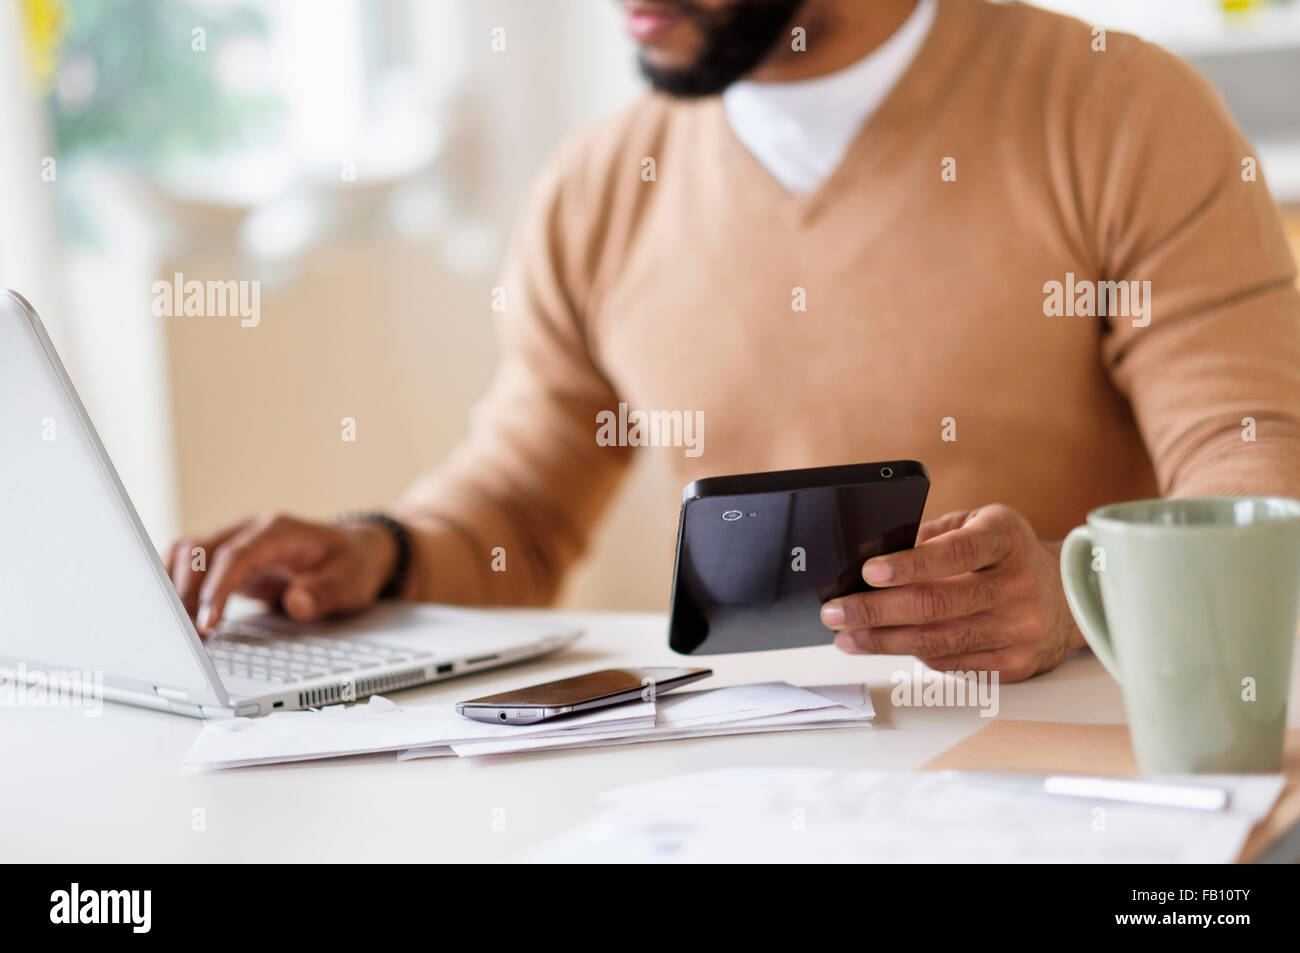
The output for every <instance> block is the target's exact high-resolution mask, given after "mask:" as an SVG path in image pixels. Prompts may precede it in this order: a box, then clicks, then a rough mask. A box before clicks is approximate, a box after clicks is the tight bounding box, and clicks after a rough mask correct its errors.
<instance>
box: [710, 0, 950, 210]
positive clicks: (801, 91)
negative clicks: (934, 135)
mask: <svg viewBox="0 0 1300 953" xmlns="http://www.w3.org/2000/svg"><path fill="white" fill-rule="evenodd" d="M937 6H938V3H937V0H920V2H919V3H917V5H916V9H914V10H913V11H912V13H911V15H910V16H908V18H907V19H906V20H904V21H903V24H902V26H900V27H899V28H898V29H897V30H895V31H894V33H893V34H892V35H891V36H890V37H889V39H887V40H886V41H885V42H884V43H882V44H881V45H880V46H878V47H876V49H874V50H872V51H871V52H870V53H868V54H867V55H866V56H865V57H863V58H862V59H860V60H858V62H856V63H854V64H853V65H852V66H848V67H845V68H844V69H842V70H839V71H838V72H835V73H831V74H829V75H827V76H818V77H815V78H813V79H803V80H796V81H794V82H789V83H756V82H750V81H748V80H742V81H741V82H738V83H733V84H732V85H731V86H729V87H727V89H726V91H725V92H723V94H722V103H723V108H724V109H725V111H726V114H727V123H728V124H729V125H730V126H731V129H732V131H733V132H734V133H735V134H736V138H737V139H739V140H740V141H741V142H742V143H743V144H744V146H745V148H746V149H748V150H749V151H750V152H751V153H753V155H754V157H755V158H756V159H758V161H759V162H760V163H761V164H762V165H763V167H764V168H765V169H767V171H768V172H770V173H771V174H772V176H773V177H774V178H775V179H776V180H777V181H778V182H780V183H781V184H782V185H783V186H785V187H786V189H788V190H789V191H791V192H795V193H801V192H811V191H812V190H813V189H815V188H816V187H817V186H818V185H819V184H820V183H821V181H822V180H823V179H825V178H826V176H828V175H830V174H831V172H832V171H834V169H835V167H836V166H837V165H839V163H840V160H841V159H843V158H844V152H845V150H846V149H848V146H849V143H850V142H851V141H852V140H853V137H854V135H855V134H856V133H857V131H858V130H859V129H861V128H862V124H863V123H865V122H866V121H867V119H868V118H870V116H871V114H872V113H874V112H875V111H876V109H877V108H878V107H879V106H880V104H881V103H882V102H883V101H884V99H885V97H886V96H888V95H889V91H890V90H891V89H893V88H894V85H895V84H896V83H897V82H898V81H899V79H900V78H902V75H903V73H904V72H906V71H907V67H908V66H909V65H910V64H911V62H912V59H913V57H915V56H916V54H917V52H918V51H919V50H920V48H921V44H922V43H924V42H925V37H926V35H927V34H928V33H929V32H930V26H931V24H933V23H934V15H935V11H936V9H937Z"/></svg>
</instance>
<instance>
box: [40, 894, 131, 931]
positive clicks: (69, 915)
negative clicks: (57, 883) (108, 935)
mask: <svg viewBox="0 0 1300 953" xmlns="http://www.w3.org/2000/svg"><path fill="white" fill-rule="evenodd" d="M152 908H153V891H152V890H82V889H81V885H80V884H76V883H74V884H73V885H72V887H71V888H70V889H68V890H56V891H54V893H52V894H50V922H51V923H56V924H89V925H97V924H124V925H128V926H130V927H131V932H132V933H148V932H149V928H150V927H151V926H152V925H153V916H152Z"/></svg>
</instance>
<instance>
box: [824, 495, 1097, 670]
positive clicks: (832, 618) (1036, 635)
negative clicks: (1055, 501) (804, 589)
mask: <svg viewBox="0 0 1300 953" xmlns="http://www.w3.org/2000/svg"><path fill="white" fill-rule="evenodd" d="M862 577H863V578H864V579H865V580H866V581H867V582H868V583H869V584H870V585H872V586H874V587H876V590H875V591H872V592H859V593H853V594H851V595H847V596H843V597H841V598H838V599H832V600H831V601H830V602H827V603H826V604H825V605H824V606H822V622H823V623H824V624H825V625H826V626H827V627H828V628H831V629H834V630H835V633H836V635H835V645H836V646H837V647H838V648H839V649H840V650H841V651H844V652H848V653H851V654H855V655H864V654H877V655H915V656H917V657H918V658H920V659H921V660H922V661H923V662H925V663H926V664H927V665H929V666H930V667H931V668H934V669H938V670H940V671H997V672H999V673H1000V677H1001V678H1002V679H1003V680H1005V681H1012V682H1015V681H1020V680H1021V679H1025V678H1029V677H1030V676H1032V675H1037V674H1038V673H1039V672H1045V671H1047V670H1048V669H1050V668H1055V667H1056V666H1057V665H1059V664H1060V663H1061V660H1062V659H1064V658H1065V657H1066V656H1067V655H1069V654H1070V653H1071V652H1073V651H1074V650H1075V649H1078V648H1082V647H1083V646H1084V644H1085V643H1084V640H1083V636H1082V635H1081V634H1080V633H1079V630H1078V628H1077V627H1076V626H1075V624H1074V618H1073V617H1072V616H1071V615H1070V608H1069V606H1068V605H1067V604H1066V601H1065V591H1064V590H1063V589H1062V588H1061V569H1060V544H1059V543H1044V542H1042V541H1041V540H1039V539H1038V537H1037V536H1036V535H1035V534H1034V530H1033V528H1032V527H1031V526H1030V525H1029V521H1028V520H1026V519H1025V518H1024V517H1023V516H1021V515H1020V514H1019V513H1017V512H1016V511H1015V510H1013V509H1011V508H1010V507H1009V506H1003V505H1000V504H995V505H993V506H984V507H981V508H980V509H978V510H971V511H969V512H959V513H948V514H947V515H945V516H942V517H940V518H939V519H937V520H933V521H931V522H928V523H925V524H923V525H922V526H921V529H920V532H919V533H918V534H917V539H916V546H915V548H913V549H906V550H902V551H901V552H897V553H891V554H889V555H887V556H876V557H874V558H872V559H869V560H867V561H866V562H865V563H864V564H863V566H862Z"/></svg>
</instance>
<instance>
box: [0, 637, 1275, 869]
mask: <svg viewBox="0 0 1300 953" xmlns="http://www.w3.org/2000/svg"><path fill="white" fill-rule="evenodd" d="M557 615H560V616H563V617H564V618H565V619H571V620H573V621H575V622H576V623H577V624H579V625H580V626H581V627H583V628H584V629H585V630H586V635H585V636H584V637H583V639H582V640H581V641H579V642H578V643H577V644H576V645H575V646H574V647H573V648H572V649H570V650H569V651H568V652H565V653H562V654H560V655H556V656H554V657H552V658H548V659H543V660H539V661H536V662H530V663H525V664H522V665H517V666H513V667H509V668H504V669H496V670H494V671H490V672H483V673H480V674H478V675H474V676H472V677H468V678H459V679H452V680H449V681H446V682H442V683H439V684H437V685H432V686H427V687H424V688H417V689H412V690H409V691H404V692H397V693H394V694H393V695H392V696H391V697H392V698H394V699H395V700H396V701H398V702H399V703H401V704H416V703H430V702H448V703H449V702H454V701H459V700H462V699H465V698H472V697H475V696H478V695H485V694H488V693H490V692H495V691H501V690H504V689H506V688H510V687H516V686H520V685H526V684H531V683H533V682H539V681H545V680H547V679H551V678H562V677H564V676H567V675H576V674H579V673H581V672H584V671H589V670H591V669H595V668H601V667H608V666H615V665H665V664H667V665H672V664H679V665H680V664H700V665H709V666H711V667H712V668H713V669H714V677H713V678H711V679H709V680H708V681H706V682H703V683H701V685H700V686H699V687H701V688H703V687H706V686H709V685H712V686H715V687H721V686H724V685H733V684H743V683H746V682H758V681H771V680H781V679H783V680H785V681H788V682H791V683H793V684H797V685H820V684H832V683H839V682H867V683H869V684H870V686H871V696H872V701H873V703H874V704H875V707H876V712H877V715H876V719H875V722H874V724H873V725H872V727H870V728H861V729H857V728H855V729H840V730H820V731H800V732H788V733H783V734H772V735H749V736H739V737H730V738H725V737H724V738H701V739H694V740H688V741H668V742H658V743H654V744H639V745H629V746H623V747H610V748H593V749H586V750H576V751H556V752H550V753H546V752H539V753H534V754H527V755H519V756H502V757H497V758H481V759H457V758H433V759H424V760H418V761H408V762H403V763H400V764H399V763H398V762H397V761H396V760H395V756H394V755H392V754H384V755H370V756H365V757H359V758H342V759H334V760H329V761H316V762H307V763H300V764H292V765H273V766H266V767H257V768H241V769H238V770H233V771H210V770H207V769H203V768H197V767H194V766H188V765H185V764H184V763H183V762H182V759H183V758H184V756H185V753H186V751H187V750H188V749H189V746H190V743H191V742H192V741H193V739H194V736H195V734H196V733H197V732H198V730H199V726H200V723H199V722H198V721H195V720H193V719H189V718H182V717H178V716H176V715H168V714H164V713H161V712H154V711H148V710H145V709H139V708H131V707H128V706H124V705H113V704H105V706H104V711H103V714H102V715H101V716H100V717H98V718H86V717H85V716H84V715H83V713H82V712H81V711H80V710H78V709H75V708H48V709H31V708H0V764H2V765H3V768H0V844H3V845H4V848H3V855H4V857H5V859H6V860H8V861H50V862H53V861H65V862H114V861H122V862H146V861H161V862H176V861H185V862H206V863H210V862H229V863H249V862H261V861H294V862H307V863H340V862H356V861H361V862H367V861H368V862H385V861H389V862H391V861H483V862H498V861H502V860H507V859H510V858H511V857H513V856H514V855H516V854H518V853H519V852H520V851H522V850H525V849H526V848H528V847H531V846H532V845H534V844H536V843H539V842H541V841H543V840H545V839H547V838H549V837H551V836H553V835H554V834H556V833H559V832H560V831H562V830H564V829H565V828H566V827H569V826H571V825H574V824H577V823H579V822H581V821H583V820H585V819H586V818H588V817H589V816H590V815H591V813H592V811H593V810H594V809H595V808H596V807H597V804H596V797H597V795H598V794H599V793H600V792H601V791H604V790H606V789H609V788H612V787H616V786H620V785H624V784H629V783H633V782H638V781H645V780H650V779H653V778H658V777H663V776H667V775H673V774H683V773H688V772H694V771H703V770H707V769H712V768H721V767H744V766H773V765H780V766H784V765H791V766H804V767H828V768H886V769H908V768H914V767H916V766H918V765H920V764H922V763H924V762H926V761H928V760H929V759H931V758H933V757H934V756H935V755H937V754H939V753H940V752H941V751H943V750H945V749H946V748H948V747H950V746H951V745H953V744H955V743H957V742H958V741H961V740H962V739H963V738H965V737H966V736H968V735H970V734H971V733H973V732H975V731H977V730H978V729H979V728H981V727H982V726H983V725H985V724H987V722H988V719H986V718H983V717H981V716H980V714H979V711H978V710H977V709H974V708H967V709H951V708H950V709H943V708H895V707H894V706H893V705H892V704H891V703H890V699H889V695H890V689H891V683H890V676H891V674H892V673H893V672H895V671H898V670H899V669H908V670H910V669H911V667H912V665H913V661H914V660H913V659H910V658H902V657H892V656H891V657H883V656H882V657H863V656H846V655H843V654H841V653H839V652H837V651H836V650H835V649H833V648H831V647H830V646H827V647H824V648H810V649H793V650H789V651H783V652H763V653H755V654H751V655H721V656H708V657H705V656H702V657H698V658H687V657H683V656H678V655H674V654H673V653H672V652H670V651H669V650H668V648H667V645H666V632H667V626H666V622H665V619H664V617H663V616H660V615H649V614H611V613H557ZM1298 655H1300V653H1298ZM1297 662H1298V667H1297V670H1296V671H1295V672H1293V680H1292V688H1293V692H1292V697H1293V699H1295V698H1300V696H1298V695H1297V694H1296V693H1295V691H1294V688H1295V686H1296V684H1297V683H1300V658H1298V659H1297ZM1000 694H1001V697H1000V710H999V712H998V717H1001V718H1013V719H1025V720H1034V721H1077V722H1098V723H1121V722H1123V721H1124V720H1125V719H1124V710H1123V705H1122V702H1121V699H1120V693H1119V688H1118V686H1117V685H1116V684H1115V683H1114V681H1112V680H1111V678H1110V677H1109V676H1108V675H1107V674H1106V672H1105V671H1104V670H1103V669H1102V667H1101V665H1100V664H1099V663H1098V662H1097V661H1096V659H1095V658H1094V657H1093V656H1092V654H1091V653H1089V652H1086V651H1085V652H1079V653H1076V654H1075V655H1074V656H1072V657H1071V658H1069V659H1068V660H1066V662H1065V663H1064V664H1063V665H1061V666H1060V667H1059V668H1057V669H1056V670H1055V671H1052V672H1050V673H1048V674H1046V675H1042V676H1039V677H1038V678H1035V679H1031V680H1030V681H1028V682H1021V683H1019V684H1014V685H1003V686H1001V693H1000ZM1298 707H1300V705H1297V704H1293V705H1292V706H1291V712H1290V716H1291V717H1290V720H1291V724H1292V725H1296V724H1297V723H1298V722H1300V719H1298V718H1297V714H1298V712H1297V708H1298ZM195 808H202V809H203V811H204V813H205V817H206V830H204V831H201V832H196V831H194V830H192V823H191V819H192V816H193V811H194V809H195ZM494 821H495V823H494ZM502 822H504V823H502ZM502 827H504V830H501V829H500V828H502Z"/></svg>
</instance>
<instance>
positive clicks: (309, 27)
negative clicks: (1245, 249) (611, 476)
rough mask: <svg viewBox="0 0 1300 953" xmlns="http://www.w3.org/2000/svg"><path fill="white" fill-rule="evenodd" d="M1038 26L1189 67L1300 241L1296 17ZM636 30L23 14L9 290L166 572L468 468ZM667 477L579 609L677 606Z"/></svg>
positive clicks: (1286, 5)
mask: <svg viewBox="0 0 1300 953" xmlns="http://www.w3.org/2000/svg"><path fill="white" fill-rule="evenodd" d="M1043 5H1045V6H1050V7H1053V8H1056V9H1060V10H1063V11H1065V12H1068V13H1071V14H1073V15H1076V16H1081V17H1082V18H1084V19H1088V20H1090V21H1091V22H1094V23H1096V24H1098V25H1102V26H1106V27H1108V28H1114V29H1127V30H1130V31H1133V32H1137V33H1139V34H1141V35H1144V36H1146V37H1148V38H1150V39H1153V40H1155V41H1157V42H1160V43H1161V44H1163V45H1165V46H1167V47H1169V48H1171V49H1173V50H1174V51H1175V52H1178V53H1180V54H1182V55H1184V56H1187V57H1189V58H1190V59H1192V60H1193V62H1194V63H1195V64H1196V65H1197V66H1198V68H1200V69H1202V71H1203V72H1205V73H1206V74H1207V75H1208V76H1209V77H1210V78H1211V79H1212V80H1213V81H1214V82H1215V83H1216V85H1218V86H1219V88H1220V90H1221V91H1222V92H1223V93H1224V95H1225V97H1226V99H1227V100H1228V102H1229V105H1230V107H1231V108H1232V109H1233V111H1234V114H1235V115H1237V117H1238V120H1239V122H1241V124H1242V125H1243V126H1244V127H1245V129H1246V131H1247V133H1248V134H1249V135H1250V136H1251V137H1252V139H1253V140H1254V141H1255V143H1256V145H1257V147H1258V151H1259V157H1260V162H1261V168H1262V170H1263V174H1264V176H1265V177H1266V178H1267V179H1268V181H1269V184H1270V187H1271V188H1272V190H1273V193H1274V195H1275V197H1276V198H1277V199H1278V200H1279V201H1280V202H1281V203H1282V204H1283V207H1284V209H1285V210H1286V213H1287V216H1288V227H1289V229H1290V230H1291V234H1292V236H1293V240H1294V241H1295V243H1296V244H1297V247H1300V106H1297V97H1296V95H1295V91H1296V90H1297V89H1300V3H1297V2H1285V0H1282V2H1249V0H1227V2H1224V0H1144V2H1142V3H1136V2H1130V0H1091V2H1082V0H1080V2H1069V0H1050V2H1045V3H1044V4H1043ZM619 19H620V18H619V11H618V8H617V6H616V4H615V3H613V2H611V0H546V2H541V0H513V2H511V0H329V2H315V0H261V2H252V0H247V2H246V0H169V2H167V3H155V2H150V0H0V129H3V135H2V136H0V283H3V284H4V285H6V286H9V287H14V288H16V289H18V290H20V291H22V292H23V293H24V294H25V295H26V296H27V297H28V298H29V299H30V300H31V301H32V302H33V303H34V304H35V305H36V307H37V309H38V310H39V311H41V313H42V314H43V315H44V317H45V318H46V321H47V324H49V326H50V329H51V333H52V335H53V336H54V338H55V341H56V343H57V344H58V346H59V348H60V350H61V352H62V353H63V355H64V358H65V361H66V362H67V363H68V365H69V368H70V371H71V373H72V375H73V378H74V380H75V381H76V382H77V384H78V387H79V389H80V390H81V392H82V396H83V399H84V400H85V401H86V403H87V405H88V407H89V409H90V412H91V415H92V416H93V417H94V419H95V421H96V423H97V425H98V427H99V429H100V430H101V433H102V435H103V437H104V440H105V443H106V444H107V446H108V448H109V451H110V453H111V454H112V456H113V458H114V460H115V462H116V464H117V466H118V469H119V471H120V472H121V475H122V477H123V480H124V482H125V483H126V485H127V488H128V489H129V490H130V491H131V493H132V496H133V498H134V499H135V501H136V503H137V506H138V507H139V509H140V510H141V514H142V517H143V518H144V520H145V523H146V525H147V526H148V528H149V530H150V533H151V534H152V535H153V537H154V539H155V541H156V542H157V543H158V545H159V546H160V547H162V546H164V545H165V544H166V543H167V542H168V541H170V540H171V539H172V538H174V536H175V535H177V534H178V533H180V532H182V531H202V530H205V529H209V528H213V527H215V526H217V525H220V524H222V523H225V522H227V521H229V520H231V519H234V518H236V517H238V516H241V515H246V514H249V513H252V512H256V511H260V510H264V509H279V510H288V511H292V512H297V513H302V514H305V515H310V516H320V517H326V516H330V515H332V514H335V513H338V512H340V511H346V510H352V509H358V508H370V507H376V506H380V505H383V504H384V503H386V502H387V501H390V500H391V499H392V498H393V497H395V496H396V495H397V494H398V493H399V492H400V491H401V489H402V488H403V487H404V486H405V485H406V484H407V483H408V482H410V480H411V479H413V478H414V477H415V475H416V474H418V473H419V472H420V471H421V470H423V469H425V468H426V467H429V466H431V465H433V464H434V463H436V462H437V461H438V460H439V459H440V458H441V457H442V456H443V455H444V454H445V453H446V452H447V451H448V449H450V447H451V446H452V444H453V443H454V442H455V441H456V440H457V439H458V438H459V436H460V435H461V434H462V433H463V430H464V427H465V424H466V415H467V412H468V410H469V408H470V406H471V404H472V403H473V401H474V399H475V398H476V397H477V395H478V394H479V393H480V392H481V391H482V389H483V388H484V386H485V384H486V382H487V380H488V378H489V376H490V374H491V371H492V367H493V364H494V361H495V356H496V348H495V343H494V341H493V337H492V328H491V314H492V312H491V307H490V303H491V290H492V287H493V285H494V277H495V273H496V269H497V265H498V263H499V260H500V256H501V254H502V250H503V248H504V245H505V242H506V240H507V238H508V235H509V230H510V226H511V223H512V221H513V219H514V216H515V214H516V212H517V210H518V208H519V205H520V203H521V201H522V200H523V198H524V196H525V194H526V190H527V187H528V185H529V182H530V180H531V178H532V176H533V174H534V173H535V172H536V170H537V168H538V166H539V165H540V164H541V163H542V161H543V160H544V158H545V156H546V155H547V153H548V152H549V151H550V150H551V148H552V147H553V146H554V145H555V143H556V142H557V141H558V140H559V139H560V138H561V137H562V136H563V135H564V134H565V133H566V132H568V131H570V130H572V129H574V128H576V127H578V126H580V125H582V124H584V123H586V122H588V121H590V120H592V119H594V118H596V117H598V116H601V115H603V114H605V113H607V112H609V111H611V110H612V109H615V108H617V107H618V106H620V105H621V104H623V103H625V102H627V101H629V100H630V99H632V98H633V97H635V96H636V95H637V94H638V92H639V91H640V88H641V87H640V83H639V80H638V78H637V76H636V71H635V69H634V66H633V53H632V48H631V44H630V43H629V42H628V41H627V40H626V39H625V38H624V35H623V32H622V30H621V25H620V22H619ZM177 273H180V274H182V275H183V276H184V278H185V279H186V280H199V281H206V280H208V279H213V280H221V281H229V280H249V281H253V280H256V281H258V282H260V289H261V300H260V312H261V320H260V323H259V324H258V326H257V327H247V328H244V327H240V326H239V320H238V318H228V319H223V318H211V317H202V318H199V317H196V318H188V319H187V318H183V317H178V318H160V317H157V316H155V315H154V314H153V312H152V310H151V303H152V301H153V298H154V291H153V288H154V283H155V282H156V281H159V280H166V281H170V280H171V279H172V276H174V275H175V274H177ZM344 418H351V419H353V420H354V421H355V423H356V440H355V441H354V442H347V441H344V440H342V439H341V426H342V421H343V419H344ZM653 460H654V457H653V455H645V457H644V459H643V460H642V465H641V466H639V467H638V468H637V470H636V472H635V473H634V474H633V477H632V479H631V480H630V481H629V482H628V484H627V486H626V487H625V488H624V491H623V493H622V494H621V495H620V497H619V499H618V501H617V503H616V504H615V507H614V510H613V512H612V513H611V515H610V518H609V519H608V520H606V522H605V523H604V525H603V526H602V529H601V532H600V533H599V535H598V538H597V539H596V540H595V543H594V545H593V548H592V551H591V555H590V557H589V558H588V560H587V562H586V564H585V565H584V567H583V569H582V571H581V572H580V573H579V574H578V576H577V578H575V579H574V581H573V583H572V585H571V586H570V587H569V590H568V592H567V594H566V597H565V601H566V602H567V603H569V604H571V605H577V606H583V607H593V608H625V609H663V608H665V607H666V604H667V600H668V587H669V582H670V580H669V576H670V570H671V565H672V550H673V544H674V537H675V525H674V518H675V510H674V504H673V500H674V499H675V498H676V495H677V492H678V488H677V487H672V486H669V485H668V484H667V481H666V480H665V478H664V477H663V476H662V475H661V473H660V472H659V471H658V470H657V468H656V467H655V466H654V464H653ZM0 465H2V462H0Z"/></svg>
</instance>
